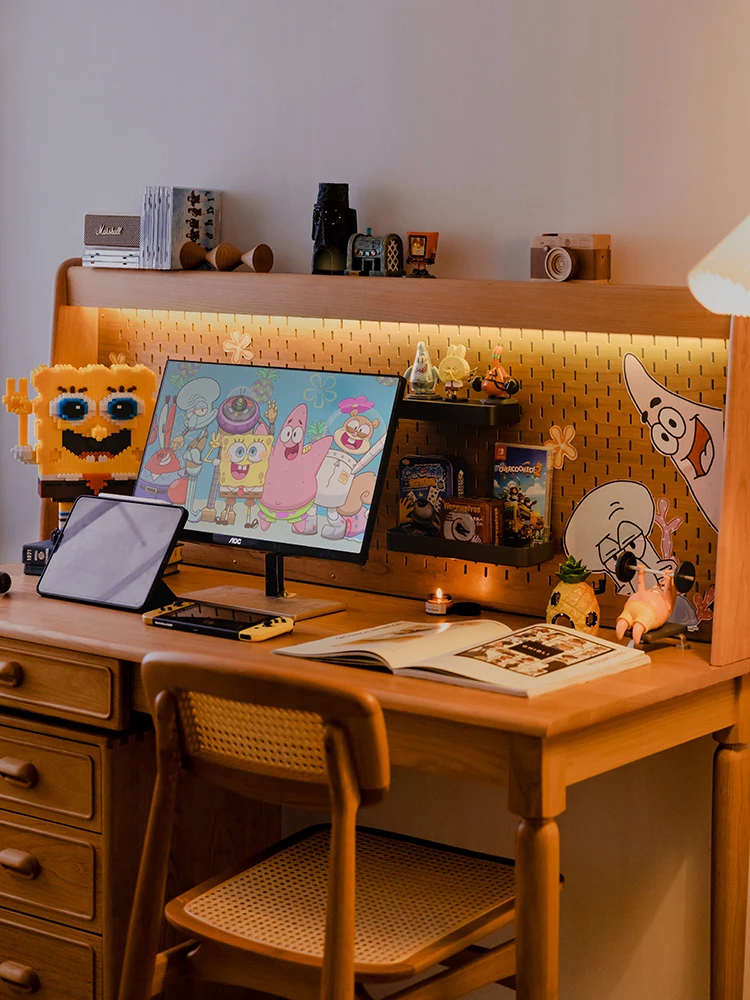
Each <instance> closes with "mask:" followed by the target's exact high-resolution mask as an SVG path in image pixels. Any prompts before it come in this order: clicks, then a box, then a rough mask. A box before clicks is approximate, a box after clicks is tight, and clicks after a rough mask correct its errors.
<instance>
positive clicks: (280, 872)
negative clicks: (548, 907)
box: [119, 655, 515, 1000]
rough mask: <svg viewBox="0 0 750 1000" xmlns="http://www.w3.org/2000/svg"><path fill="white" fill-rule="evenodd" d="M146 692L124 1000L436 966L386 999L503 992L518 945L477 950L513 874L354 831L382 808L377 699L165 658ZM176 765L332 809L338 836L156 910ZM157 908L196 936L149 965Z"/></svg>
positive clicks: (398, 976) (492, 863) (292, 994)
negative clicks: (181, 981)
mask: <svg viewBox="0 0 750 1000" xmlns="http://www.w3.org/2000/svg"><path fill="white" fill-rule="evenodd" d="M143 680H144V684H145V687H146V691H147V693H148V696H149V699H150V703H151V705H152V708H153V714H154V719H155V725H156V735H157V750H158V773H157V779H156V786H155V789H154V794H153V800H152V804H151V813H150V818H149V825H148V831H147V834H146V842H145V846H144V852H143V857H142V859H141V867H140V873H139V877H138V885H137V889H136V895H135V902H134V906H133V913H132V916H131V921H130V932H129V935H128V942H127V948H126V955H125V963H124V967H123V976H122V982H121V986H120V994H119V997H120V1000H145V998H147V997H151V996H155V995H156V994H157V993H159V992H161V991H162V989H163V988H164V985H165V983H166V982H167V980H169V981H172V979H173V977H176V976H179V975H189V976H194V977H197V978H200V979H207V980H211V981H214V982H219V983H229V984H233V985H236V986H242V987H246V988H253V989H256V990H261V991H264V992H266V993H272V994H276V995H281V996H284V997H288V998H290V1000H318V998H322V1000H352V998H353V997H354V996H355V993H356V996H357V998H358V1000H364V998H367V997H368V994H367V992H366V988H365V986H364V984H366V983H377V982H391V981H398V980H406V979H409V978H411V977H412V976H414V975H416V974H418V973H421V972H424V971H425V970H427V969H429V968H431V967H432V966H435V965H438V964H439V965H443V966H447V968H444V969H443V970H442V971H438V972H436V973H435V974H434V975H432V976H431V977H430V978H429V979H426V980H422V981H421V982H419V983H417V984H416V985H413V986H409V987H406V988H403V989H401V990H398V991H397V992H395V993H393V994H391V996H392V997H397V998H398V1000H405V998H407V997H408V998H409V1000H450V998H452V997H457V996H461V995H463V994H464V993H468V992H470V991H471V990H474V989H477V988H478V987H480V986H483V985H486V984H487V983H491V982H494V981H501V980H502V981H504V985H509V986H512V985H513V973H514V959H515V955H514V946H513V942H512V941H510V942H506V943H504V944H502V945H500V946H497V947H495V948H491V949H485V948H480V947H478V946H477V944H476V942H477V941H479V940H481V939H482V938H484V937H486V936H487V935H488V934H491V933H492V932H494V931H496V930H498V928H500V927H503V926H504V925H505V924H508V923H509V922H510V921H511V920H512V919H513V915H514V909H513V908H514V895H513V893H514V886H513V866H512V862H509V861H507V860H505V859H502V858H495V857H492V856H489V855H484V854H477V853H474V852H470V851H462V850H458V849H456V848H452V847H446V846H443V845H441V844H434V843H430V842H427V841H422V840H415V839H412V838H409V837H402V836H396V835H393V834H389V833H383V832H381V831H379V830H369V829H359V830H358V829H357V827H356V819H357V811H358V808H359V806H360V805H369V804H371V803H375V802H379V801H380V800H381V799H382V798H383V797H384V795H385V794H386V792H387V790H388V785H389V780H390V770H389V757H388V744H387V740H386V731H385V723H384V721H383V713H382V710H381V708H380V705H379V704H378V702H377V701H376V700H375V699H374V698H373V697H372V696H371V695H369V694H367V693H365V692H363V691H360V690H357V688H356V687H354V686H353V685H352V686H350V685H346V686H345V685H343V684H333V683H328V682H323V681H320V680H314V679H311V678H310V677H307V676H303V675H302V674H296V675H293V674H291V673H287V672H286V670H285V671H284V673H283V674H281V673H275V672H273V671H272V670H269V669H257V668H254V667H252V666H250V665H248V666H247V667H243V668H242V669H237V668H236V666H232V667H229V666H226V665H225V664H224V663H223V661H220V660H214V661H212V662H211V661H206V660H202V661H200V662H199V661H197V660H196V661H188V660H186V659H184V658H179V657H175V656H161V655H150V656H148V657H146V659H145V660H144V663H143ZM181 768H185V769H187V770H189V771H191V772H193V773H194V774H196V775H199V776H201V777H202V778H205V779H206V780H208V781H212V782H216V783H218V784H219V785H222V786H224V787H226V788H229V789H232V790H234V791H239V792H241V793H243V794H245V795H247V796H250V797H252V798H255V799H261V800H264V801H267V802H274V803H279V804H281V805H287V806H297V807H309V808H314V809H320V808H321V807H322V808H329V807H330V813H331V824H330V827H328V826H327V825H326V826H324V827H323V826H314V827H310V828H308V829H306V830H304V831H303V832H302V833H298V834H295V835H294V836H292V837H289V838H287V839H286V840H284V841H282V842H281V843H278V844H275V845H274V846H273V847H271V848H269V849H267V850H265V851H263V852H261V853H260V854H257V855H256V856H255V857H253V858H251V859H250V861H248V862H247V863H246V865H245V866H244V868H243V869H242V870H241V871H236V872H232V873H229V874H227V873H224V874H223V875H220V876H218V877H216V878H213V879H211V880H210V881H208V882H205V883H204V884H203V885H200V886H198V887H197V888H195V889H191V890H190V891H189V892H186V893H184V894H183V895H182V896H179V897H178V898H177V899H174V900H172V901H171V902H170V903H168V904H167V907H166V911H164V906H163V900H164V893H165V886H166V879H167V867H168V861H169V850H170V837H171V829H172V825H173V820H174V809H175V796H176V790H177V780H178V775H179V772H180V769H181ZM355 858H356V875H355ZM355 894H356V919H355ZM164 912H165V913H166V918H167V920H168V921H169V923H170V924H172V925H173V926H174V927H176V928H178V929H179V930H181V931H182V932H184V933H185V934H186V935H187V936H188V937H189V939H190V940H188V941H187V942H186V943H184V944H182V945H179V946H177V947H176V948H172V949H171V950H170V951H167V952H163V953H161V954H159V955H157V951H158V942H159V936H160V931H161V920H162V914H163V913H164ZM355 983H356V985H355Z"/></svg>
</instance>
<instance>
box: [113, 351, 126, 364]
mask: <svg viewBox="0 0 750 1000" xmlns="http://www.w3.org/2000/svg"><path fill="white" fill-rule="evenodd" d="M127 360H128V359H127V358H126V357H125V355H124V354H115V352H114V351H112V353H111V354H110V356H109V363H110V364H111V365H124V364H127Z"/></svg>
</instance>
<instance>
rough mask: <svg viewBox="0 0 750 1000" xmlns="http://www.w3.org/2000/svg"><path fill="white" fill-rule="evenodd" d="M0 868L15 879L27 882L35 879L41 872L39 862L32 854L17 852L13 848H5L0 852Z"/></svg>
mask: <svg viewBox="0 0 750 1000" xmlns="http://www.w3.org/2000/svg"><path fill="white" fill-rule="evenodd" d="M0 868H4V869H5V871H6V872H9V873H10V874H11V875H15V876H16V877H17V878H25V879H27V880H28V881H29V882H31V881H32V879H35V878H36V877H37V875H38V874H39V872H40V871H41V870H42V867H41V865H40V864H39V861H38V860H37V859H36V858H35V857H34V855H33V854H27V852H26V851H17V850H16V849H15V848H14V847H6V848H5V850H4V851H0Z"/></svg>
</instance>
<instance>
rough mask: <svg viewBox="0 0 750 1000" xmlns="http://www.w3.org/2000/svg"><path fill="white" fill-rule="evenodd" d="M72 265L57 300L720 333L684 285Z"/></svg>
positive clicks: (722, 325) (724, 325) (725, 331)
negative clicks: (347, 275) (352, 275)
mask: <svg viewBox="0 0 750 1000" xmlns="http://www.w3.org/2000/svg"><path fill="white" fill-rule="evenodd" d="M79 264H80V261H78V260H71V261H66V262H65V264H63V265H62V267H61V269H60V275H59V276H58V304H62V305H78V306H98V307H100V308H117V307H121V308H128V309H154V310H157V309H158V310H162V309H172V310H182V311H185V312H212V313H231V314H240V313H241V314H243V315H256V316H257V315H263V314H265V315H271V316H280V315H294V316H332V317H333V316H335V317H338V318H350V317H356V318H357V319H364V320H380V321H382V322H401V323H440V324H444V325H445V324H450V325H462V326H466V325H470V326H485V325H486V326H503V327H523V328H525V329H542V328H546V329H551V328H553V327H554V328H555V329H560V330H599V331H603V332H608V333H637V334H647V335H651V336H655V337H658V336H664V335H666V336H673V337H720V338H723V337H727V336H728V335H729V319H728V317H726V316H715V315H713V314H711V313H708V312H706V310H705V309H704V308H703V307H702V306H701V305H699V304H698V303H697V302H696V301H695V299H694V298H693V297H692V295H691V294H690V293H689V292H688V290H687V289H686V288H671V287H660V286H656V285H654V286H651V285H590V284H588V283H586V282H581V283H578V284H576V283H573V284H566V283H561V284H558V283H557V282H549V283H545V282H538V281H535V282H531V281H478V280H471V279H452V278H436V279H435V280H434V281H417V280H414V281H412V280H410V279H409V278H354V277H327V276H325V275H313V274H256V273H254V272H252V271H241V270H240V271H230V272H225V271H220V272H217V271H146V270H132V271H131V270H125V269H123V270H114V269H110V268H93V267H80V266H76V265H79ZM61 282H62V285H63V286H64V287H62V286H61V284H60V283H61ZM284 307H285V309H284Z"/></svg>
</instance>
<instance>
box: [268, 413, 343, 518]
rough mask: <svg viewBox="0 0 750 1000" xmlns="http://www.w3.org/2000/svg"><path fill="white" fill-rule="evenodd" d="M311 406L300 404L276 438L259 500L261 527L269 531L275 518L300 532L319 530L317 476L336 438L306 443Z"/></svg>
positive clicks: (328, 437)
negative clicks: (308, 411)
mask: <svg viewBox="0 0 750 1000" xmlns="http://www.w3.org/2000/svg"><path fill="white" fill-rule="evenodd" d="M306 430H307V406H306V405H305V404H304V403H300V404H299V406H295V407H294V409H293V410H292V412H291V413H290V414H289V416H288V417H287V418H286V420H285V421H284V423H283V425H282V427H281V430H280V432H279V436H278V437H277V438H276V441H275V443H274V446H273V448H272V449H271V457H270V458H269V460H268V472H267V473H266V482H265V485H264V487H263V493H262V495H261V498H260V500H259V502H258V512H259V516H260V526H261V528H262V529H263V531H267V530H268V529H269V527H270V526H271V524H273V523H274V522H275V521H282V520H283V521H286V522H287V523H288V524H290V525H291V526H292V530H293V531H296V532H297V534H298V535H314V534H315V533H316V531H317V523H316V522H317V518H316V508H315V494H316V492H317V489H318V481H317V479H316V476H317V474H318V470H319V469H320V466H321V465H322V464H323V459H324V458H325V456H326V453H327V451H328V449H329V448H330V446H331V441H332V440H333V438H332V437H331V436H330V435H328V436H327V437H323V438H320V439H319V440H318V441H315V442H314V443H313V444H310V445H307V447H305V446H304V440H305V431H306Z"/></svg>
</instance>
